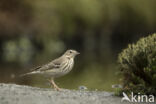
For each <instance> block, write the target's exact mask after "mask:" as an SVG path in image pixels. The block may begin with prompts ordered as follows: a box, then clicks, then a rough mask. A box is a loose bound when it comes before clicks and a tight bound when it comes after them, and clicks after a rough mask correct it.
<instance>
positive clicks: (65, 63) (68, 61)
mask: <svg viewBox="0 0 156 104" xmlns="http://www.w3.org/2000/svg"><path fill="white" fill-rule="evenodd" d="M78 54H80V53H79V52H78V51H76V50H73V49H69V50H67V51H66V52H65V53H64V54H63V55H62V56H60V57H58V58H56V59H54V60H52V61H51V62H49V63H47V64H45V65H42V66H38V67H36V68H34V69H33V70H32V71H31V72H29V73H26V74H22V75H21V76H22V77H23V76H27V75H33V74H41V75H46V76H49V77H50V80H48V81H50V83H51V85H52V86H53V87H54V89H55V90H58V91H60V90H61V89H60V88H59V87H58V86H57V85H56V83H55V81H54V79H55V78H58V77H61V76H64V75H66V74H68V73H69V72H70V71H71V70H72V69H73V66H74V59H75V56H77V55H78Z"/></svg>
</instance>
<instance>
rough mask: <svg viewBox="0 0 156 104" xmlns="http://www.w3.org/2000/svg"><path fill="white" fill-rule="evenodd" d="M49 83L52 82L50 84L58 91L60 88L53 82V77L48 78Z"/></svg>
mask: <svg viewBox="0 0 156 104" xmlns="http://www.w3.org/2000/svg"><path fill="white" fill-rule="evenodd" d="M50 83H51V84H52V86H53V87H54V89H55V90H57V91H60V90H61V89H60V88H59V87H58V86H57V85H56V84H55V82H54V79H51V80H50Z"/></svg>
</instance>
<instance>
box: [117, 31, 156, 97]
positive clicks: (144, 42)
mask: <svg viewBox="0 0 156 104" xmlns="http://www.w3.org/2000/svg"><path fill="white" fill-rule="evenodd" d="M118 62H119V66H120V71H121V74H122V75H123V78H122V84H123V89H122V90H121V92H122V91H124V92H127V93H130V92H132V91H133V92H134V93H142V94H154V95H155V94H156V33H155V34H152V35H150V36H148V37H145V38H141V39H140V40H139V41H138V42H137V43H136V44H130V45H128V48H127V49H124V50H123V51H122V52H121V53H120V54H119V57H118Z"/></svg>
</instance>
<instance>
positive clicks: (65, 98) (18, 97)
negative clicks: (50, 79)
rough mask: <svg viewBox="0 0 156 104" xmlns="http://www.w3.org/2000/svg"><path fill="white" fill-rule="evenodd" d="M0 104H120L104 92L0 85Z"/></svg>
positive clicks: (119, 99)
mask: <svg viewBox="0 0 156 104" xmlns="http://www.w3.org/2000/svg"><path fill="white" fill-rule="evenodd" d="M0 104H121V98H120V97H116V96H113V93H110V92H104V91H102V92H100V91H78V90H67V89H63V90H62V91H55V90H53V89H45V88H36V87H29V86H22V85H16V84H0ZM122 104H129V103H125V102H124V103H122Z"/></svg>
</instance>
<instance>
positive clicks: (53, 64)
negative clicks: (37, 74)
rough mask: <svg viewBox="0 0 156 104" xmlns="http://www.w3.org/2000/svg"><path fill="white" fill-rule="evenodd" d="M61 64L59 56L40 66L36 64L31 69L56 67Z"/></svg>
mask: <svg viewBox="0 0 156 104" xmlns="http://www.w3.org/2000/svg"><path fill="white" fill-rule="evenodd" d="M60 66H61V61H60V58H58V59H55V60H53V61H51V62H49V63H48V64H45V65H42V66H38V67H36V68H35V69H33V70H32V71H45V70H48V69H58V68H60Z"/></svg>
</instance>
